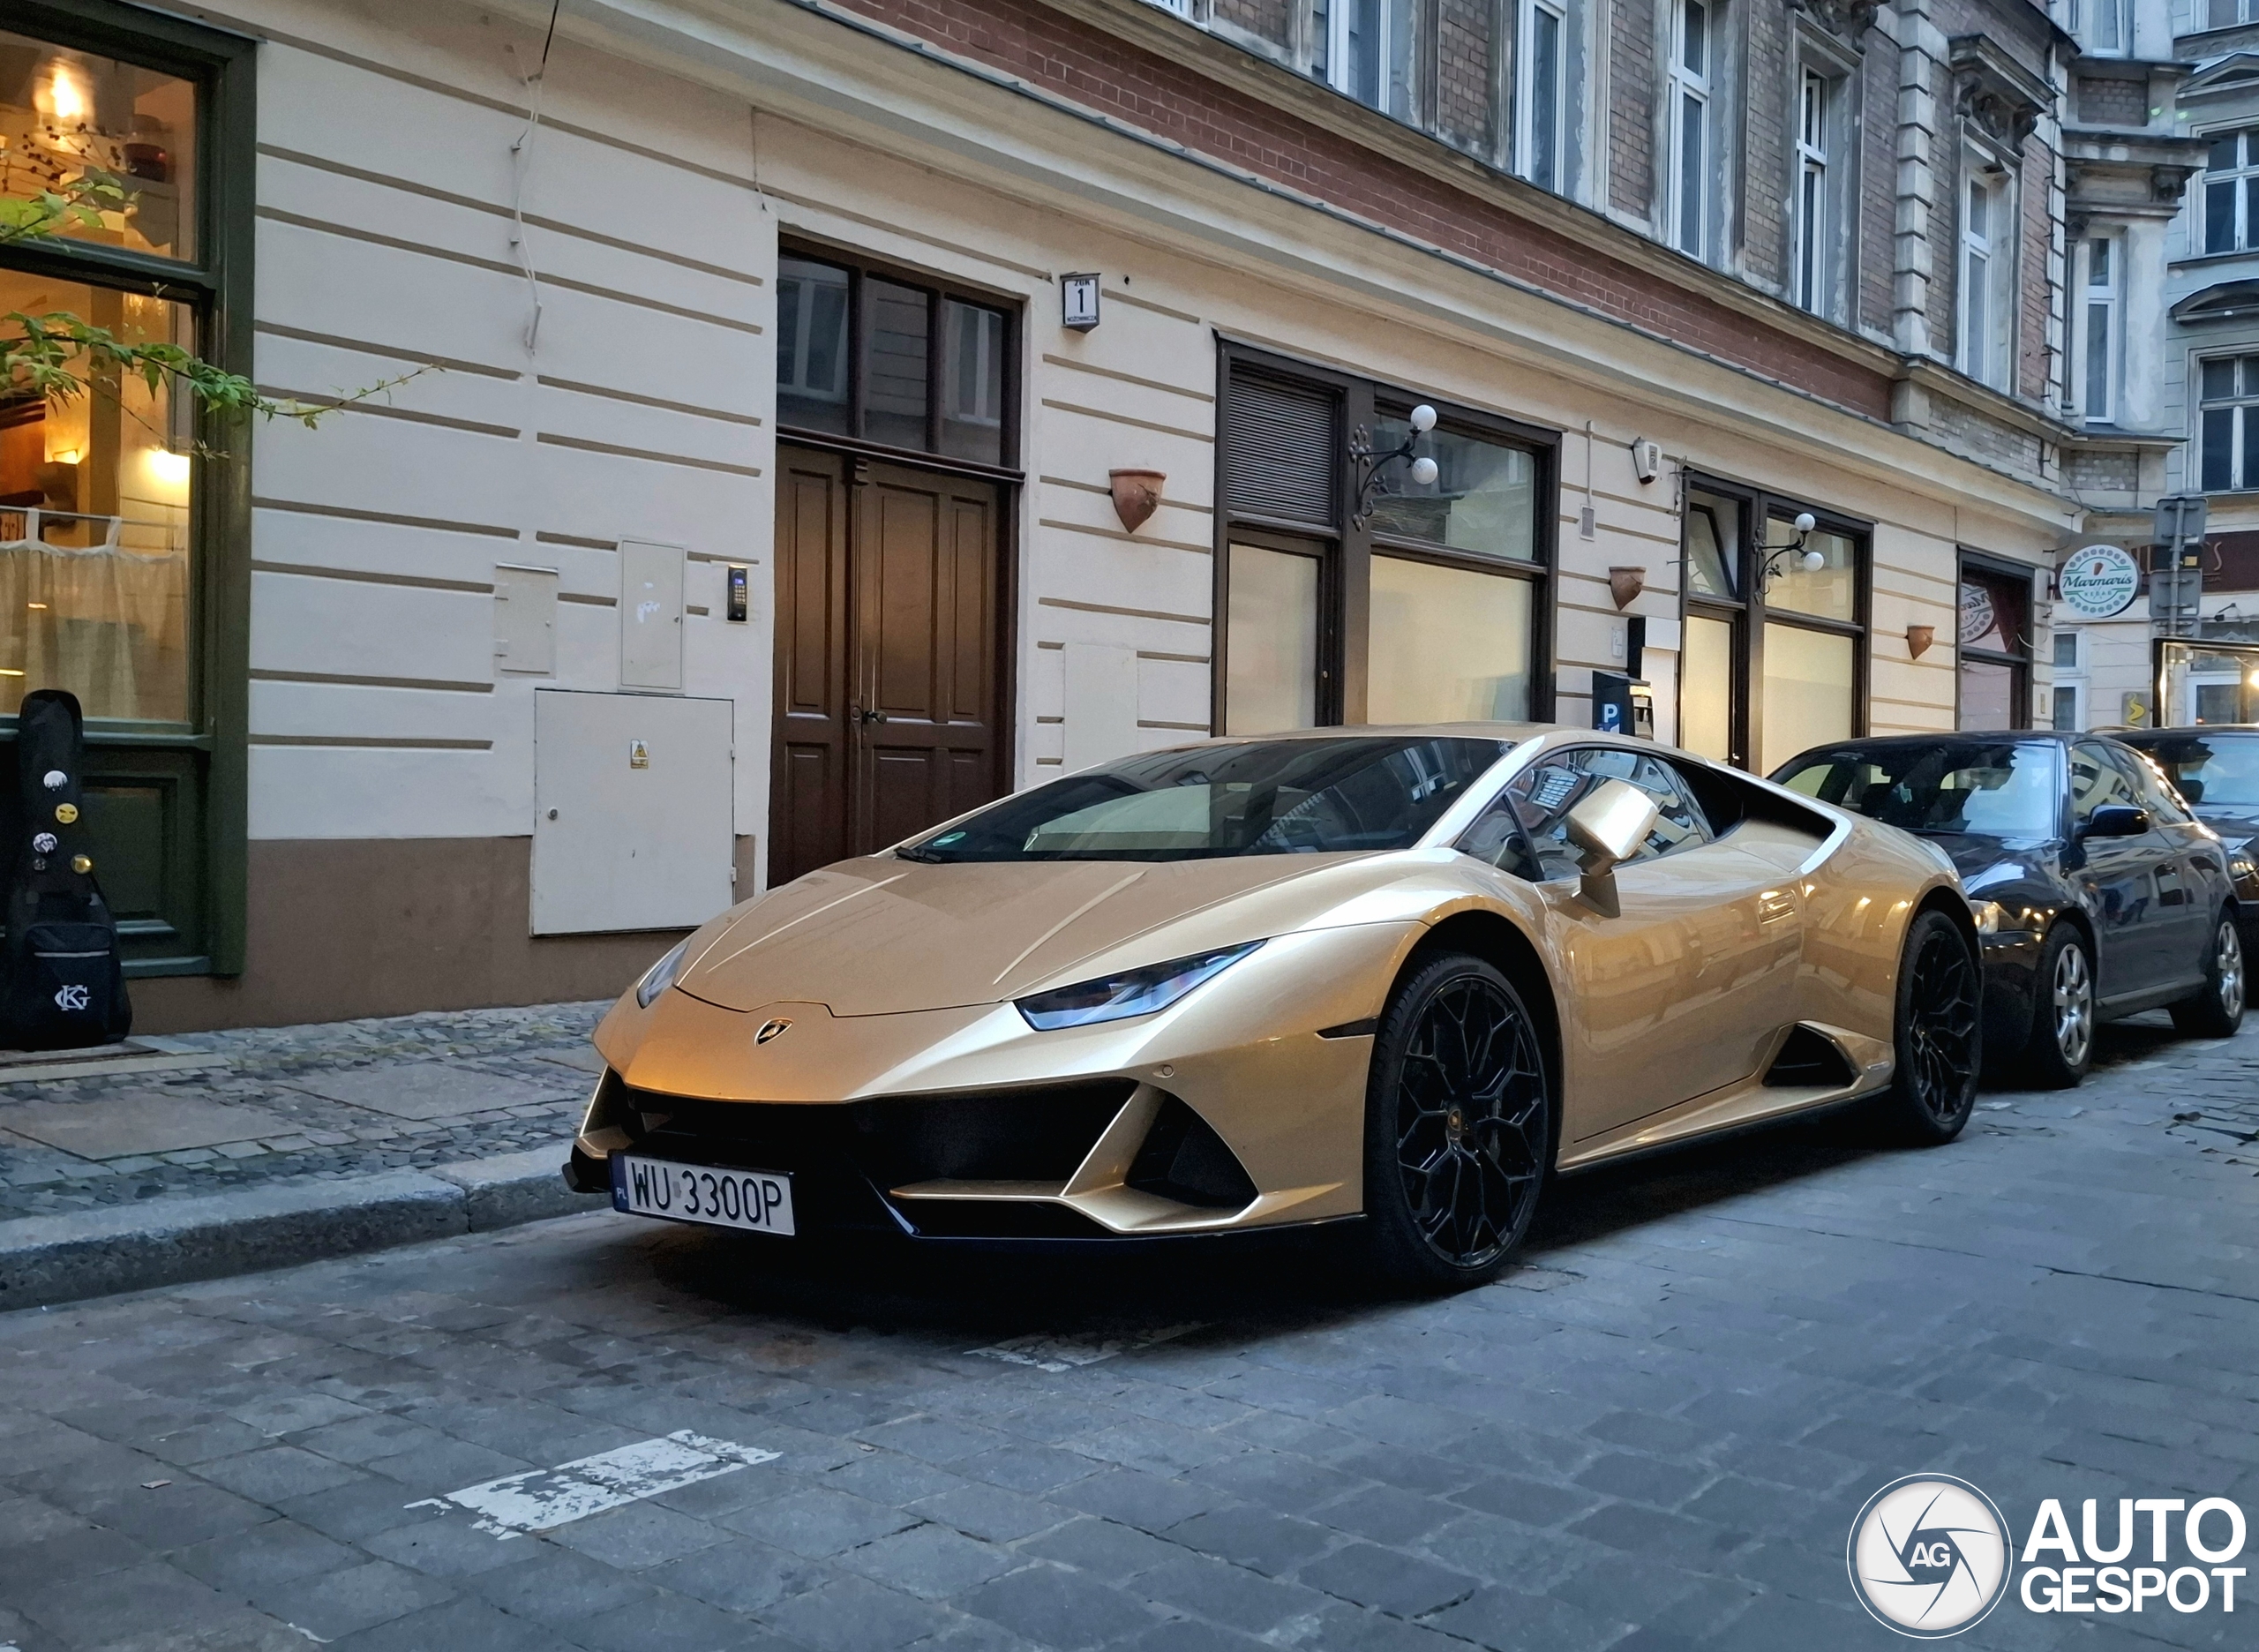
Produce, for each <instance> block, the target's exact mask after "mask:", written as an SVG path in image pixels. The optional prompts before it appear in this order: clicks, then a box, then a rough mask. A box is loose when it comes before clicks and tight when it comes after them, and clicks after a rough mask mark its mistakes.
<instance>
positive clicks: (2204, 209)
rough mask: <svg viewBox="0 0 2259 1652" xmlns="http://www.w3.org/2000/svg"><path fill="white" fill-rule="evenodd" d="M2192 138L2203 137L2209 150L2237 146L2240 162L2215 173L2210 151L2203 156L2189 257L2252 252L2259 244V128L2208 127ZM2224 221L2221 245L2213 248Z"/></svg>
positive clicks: (2195, 190) (2192, 215) (2237, 157)
mask: <svg viewBox="0 0 2259 1652" xmlns="http://www.w3.org/2000/svg"><path fill="white" fill-rule="evenodd" d="M2191 136H2193V137H2195V138H2198V139H2203V141H2204V142H2205V143H2206V144H2207V145H2208V146H2210V147H2217V146H2218V145H2219V144H2221V143H2222V142H2224V141H2232V142H2233V143H2234V145H2235V146H2236V158H2235V164H2234V165H2233V166H2230V167H2226V168H2224V169H2215V168H2214V167H2213V165H2212V160H2211V153H2210V147H2208V148H2207V150H2206V152H2205V157H2204V169H2203V172H2202V173H2201V174H2199V175H2198V178H2197V181H2196V187H2195V189H2194V190H2193V191H2191V193H2192V194H2193V196H2194V197H2195V202H2194V204H2195V213H2194V214H2191V217H2192V219H2193V222H2192V223H2191V225H2190V231H2191V233H2190V236H2189V239H2190V241H2191V242H2192V243H2193V244H2192V245H2191V246H2190V247H2189V249H2188V251H2189V254H2190V256H2191V257H2194V258H2219V257H2223V256H2225V255H2226V254H2228V253H2232V252H2249V251H2251V250H2253V248H2254V246H2255V245H2259V222H2254V220H2255V216H2259V214H2255V207H2259V200H2255V197H2259V127H2254V126H2250V125H2248V124H2234V125H2229V126H2223V127H2213V128H2208V129H2206V130H2204V131H2197V132H2195V133H2192V134H2191ZM2221 191H2224V193H2220V192H2221ZM2218 199H2225V202H2226V207H2227V210H2226V212H2225V214H2224V215H2223V214H2219V213H2218V211H2216V209H2215V205H2214V203H2215V201H2216V200H2218ZM2223 222H2225V230H2226V233H2225V237H2223V244H2220V245H2218V246H2215V245H2214V244H2213V241H2214V239H2215V236H2214V231H2215V230H2216V229H2218V228H2219V227H2220V226H2221V224H2222V223H2223Z"/></svg>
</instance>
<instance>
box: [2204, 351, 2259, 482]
mask: <svg viewBox="0 0 2259 1652" xmlns="http://www.w3.org/2000/svg"><path fill="white" fill-rule="evenodd" d="M2196 388H2197V394H2198V395H2199V396H2200V397H2201V400H2202V405H2201V408H2200V412H2199V417H2200V420H2201V423H2200V424H2198V426H2197V446H2196V452H2197V462H2198V464H2199V466H2200V468H2201V474H2202V476H2203V489H2204V492H2207V493H2226V492H2238V491H2242V490H2246V489H2259V356H2214V357H2209V358H2208V359H2206V360H2204V361H2202V362H2199V363H2198V364H2197V367H2196Z"/></svg>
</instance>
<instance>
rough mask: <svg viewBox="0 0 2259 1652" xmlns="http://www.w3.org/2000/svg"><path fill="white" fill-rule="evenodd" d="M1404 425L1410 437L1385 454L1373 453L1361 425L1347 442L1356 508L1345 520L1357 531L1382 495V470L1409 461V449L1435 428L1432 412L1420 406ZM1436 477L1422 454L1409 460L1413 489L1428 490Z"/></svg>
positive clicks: (1430, 462) (1433, 467)
mask: <svg viewBox="0 0 2259 1652" xmlns="http://www.w3.org/2000/svg"><path fill="white" fill-rule="evenodd" d="M1405 422H1406V423H1407V424H1409V425H1410V426H1411V427H1412V429H1411V432H1410V433H1409V434H1408V435H1407V436H1406V437H1405V439H1403V441H1402V442H1401V443H1400V444H1399V445H1397V446H1396V447H1391V448H1389V449H1387V450H1386V451H1385V452H1378V451H1376V450H1375V449H1374V447H1373V441H1372V433H1371V432H1370V431H1368V430H1367V429H1366V428H1365V427H1364V426H1363V425H1362V424H1360V425H1358V426H1357V428H1356V430H1355V432H1354V433H1352V434H1351V436H1350V438H1349V459H1350V462H1351V463H1353V464H1355V466H1356V467H1357V507H1356V509H1355V510H1354V511H1352V512H1351V513H1350V515H1349V520H1350V521H1352V522H1355V523H1356V525H1357V526H1358V527H1360V528H1362V527H1363V526H1364V525H1365V519H1366V518H1367V517H1368V516H1370V515H1371V514H1373V503H1374V500H1375V499H1376V498H1377V496H1378V495H1379V493H1380V492H1382V486H1383V483H1384V480H1385V478H1384V477H1382V475H1381V471H1382V469H1383V468H1384V467H1385V466H1387V465H1391V464H1393V463H1394V462H1396V461H1397V460H1399V459H1412V449H1413V447H1414V446H1415V444H1416V443H1417V442H1418V441H1419V439H1420V438H1422V436H1425V435H1426V434H1427V433H1428V432H1430V431H1431V430H1433V429H1435V427H1436V410H1435V409H1433V408H1431V407H1430V406H1429V405H1428V404H1427V403H1426V402H1422V403H1421V404H1420V405H1419V406H1418V407H1415V408H1414V409H1412V414H1411V417H1409V418H1408V419H1407V420H1406V421H1405ZM1411 477H1412V483H1413V485H1414V486H1415V487H1429V486H1432V485H1433V484H1434V483H1435V479H1436V477H1437V469H1436V462H1435V461H1434V460H1432V459H1430V458H1429V457H1428V456H1427V455H1426V454H1422V455H1421V456H1420V457H1419V458H1417V459H1412V469H1411Z"/></svg>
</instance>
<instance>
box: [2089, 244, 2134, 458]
mask: <svg viewBox="0 0 2259 1652" xmlns="http://www.w3.org/2000/svg"><path fill="white" fill-rule="evenodd" d="M2124 253H2125V248H2124V246H2123V245H2122V244H2120V242H2119V241H2117V240H2116V239H2115V238H2113V237H2110V236H2095V237H2091V238H2090V240H2089V241H2088V242H2087V244H2086V292H2085V297H2084V299H2083V304H2084V306H2085V314H2084V317H2083V319H2082V321H2081V324H2080V327H2079V340H2078V348H2079V354H2080V357H2081V361H2080V365H2079V375H2080V381H2079V388H2080V397H2079V402H2080V407H2081V409H2082V410H2083V412H2084V413H2085V414H2086V417H2087V419H2088V421H2089V422H2090V423H2091V424H2106V423H2108V422H2109V421H2110V420H2112V419H2114V418H2116V417H2118V382H2119V358H2120V340H2121V339H2122V337H2123V336H2124V334H2123V329H2122V328H2121V327H2120V324H2119V312H2120V304H2119V295H2120V282H2122V281H2123V280H2124V271H2123V269H2122V268H2121V266H2122V265H2123V264H2124V263H2125V257H2124Z"/></svg>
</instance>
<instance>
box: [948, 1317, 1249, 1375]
mask: <svg viewBox="0 0 2259 1652" xmlns="http://www.w3.org/2000/svg"><path fill="white" fill-rule="evenodd" d="M1207 1328H1208V1327H1207V1323H1206V1322H1205V1320H1195V1321H1192V1322H1190V1323H1189V1324H1185V1325H1164V1326H1162V1327H1161V1328H1160V1330H1158V1331H1141V1332H1137V1333H1133V1334H1131V1335H1129V1336H1102V1335H1098V1334H1094V1333H1093V1334H1086V1335H1083V1336H1045V1335H1040V1334H1038V1335H1035V1336H1022V1337H1012V1338H1010V1339H1009V1340H1005V1341H1002V1342H999V1343H997V1344H996V1345H995V1346H994V1347H993V1348H968V1349H966V1350H965V1351H966V1352H967V1353H969V1354H976V1355H979V1356H980V1357H981V1358H982V1359H994V1360H1003V1361H1006V1362H1007V1363H1010V1364H1014V1365H1032V1366H1034V1367H1035V1369H1036V1370H1047V1371H1064V1370H1074V1369H1075V1368H1076V1367H1077V1365H1095V1364H1097V1363H1099V1361H1100V1360H1110V1359H1112V1358H1113V1357H1114V1355H1117V1354H1134V1353H1136V1352H1137V1350H1138V1349H1139V1348H1151V1347H1152V1346H1153V1345H1154V1344H1155V1343H1157V1342H1167V1341H1169V1340H1173V1339H1175V1338H1176V1337H1181V1336H1186V1335H1189V1334H1190V1333H1192V1332H1195V1331H1205V1330H1206V1329H1207Z"/></svg>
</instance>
